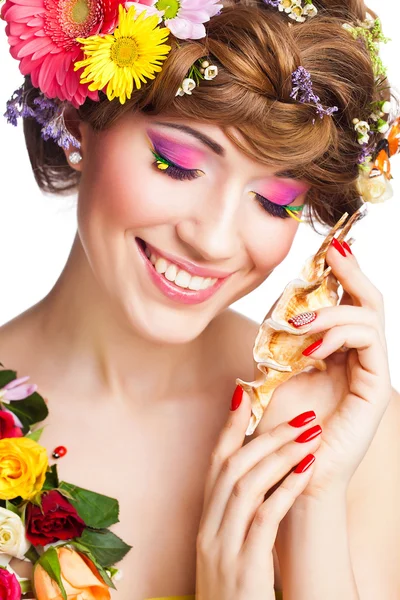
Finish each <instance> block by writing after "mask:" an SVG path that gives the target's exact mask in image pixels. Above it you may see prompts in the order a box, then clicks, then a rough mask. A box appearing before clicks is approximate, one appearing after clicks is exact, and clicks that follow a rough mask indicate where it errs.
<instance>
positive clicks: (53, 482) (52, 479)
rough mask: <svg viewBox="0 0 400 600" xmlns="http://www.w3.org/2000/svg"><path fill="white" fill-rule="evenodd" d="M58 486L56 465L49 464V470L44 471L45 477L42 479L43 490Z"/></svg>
mask: <svg viewBox="0 0 400 600" xmlns="http://www.w3.org/2000/svg"><path fill="white" fill-rule="evenodd" d="M55 488H58V474H57V465H56V464H54V465H51V467H50V470H49V471H47V473H46V479H45V480H44V484H43V488H42V489H43V490H46V491H48V490H54V489H55Z"/></svg>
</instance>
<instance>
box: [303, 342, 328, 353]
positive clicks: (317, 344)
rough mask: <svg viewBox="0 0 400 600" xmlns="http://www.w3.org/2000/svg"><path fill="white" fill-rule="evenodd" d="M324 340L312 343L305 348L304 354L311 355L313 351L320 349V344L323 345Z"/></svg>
mask: <svg viewBox="0 0 400 600" xmlns="http://www.w3.org/2000/svg"><path fill="white" fill-rule="evenodd" d="M323 341H324V340H317V341H316V342H314V343H313V344H311V346H308V347H307V348H306V349H305V350H303V352H302V354H304V356H310V354H312V353H313V352H315V351H316V350H318V348H319V347H320V346H322V342H323Z"/></svg>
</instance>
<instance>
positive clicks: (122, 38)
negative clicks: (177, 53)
mask: <svg viewBox="0 0 400 600" xmlns="http://www.w3.org/2000/svg"><path fill="white" fill-rule="evenodd" d="M158 21H159V18H158V16H157V15H151V16H146V11H143V12H141V13H140V14H139V15H138V16H137V18H136V17H135V7H134V6H130V7H129V9H128V10H126V9H125V8H124V7H123V6H122V5H121V4H120V5H119V22H118V27H117V28H116V29H115V31H114V33H113V34H106V35H103V36H101V35H92V36H90V37H88V38H77V41H78V42H79V43H80V44H83V46H82V47H81V48H82V50H83V51H84V53H85V59H84V60H80V61H78V62H76V63H75V66H74V70H75V71H76V70H77V69H80V68H81V67H86V68H85V69H84V71H83V72H82V74H81V76H80V81H81V83H90V85H89V90H91V91H95V90H102V89H103V88H104V87H105V86H106V85H107V92H106V93H107V98H108V99H109V100H112V99H113V98H119V100H120V102H121V104H124V103H125V101H126V99H127V98H130V97H131V94H132V90H133V82H135V85H136V88H137V89H140V87H141V85H142V82H143V83H146V79H145V78H146V77H147V78H148V79H154V78H155V75H154V73H156V72H159V71H161V69H162V66H161V64H162V61H163V60H165V59H166V58H167V55H168V53H169V51H170V50H171V46H168V45H167V44H164V43H163V42H165V40H166V39H167V37H168V35H169V33H170V31H169V29H168V28H167V27H159V26H158Z"/></svg>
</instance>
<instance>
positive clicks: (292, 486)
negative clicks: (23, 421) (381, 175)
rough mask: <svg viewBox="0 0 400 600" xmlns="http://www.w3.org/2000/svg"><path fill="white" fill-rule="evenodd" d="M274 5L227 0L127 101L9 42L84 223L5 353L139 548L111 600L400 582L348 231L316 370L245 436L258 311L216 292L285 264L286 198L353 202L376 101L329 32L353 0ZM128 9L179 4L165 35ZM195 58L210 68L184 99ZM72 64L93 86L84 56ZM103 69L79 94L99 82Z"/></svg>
mask: <svg viewBox="0 0 400 600" xmlns="http://www.w3.org/2000/svg"><path fill="white" fill-rule="evenodd" d="M10 1H11V0H8V3H10ZM285 2H286V0H284V2H279V1H274V0H269V1H267V2H262V1H259V2H257V1H255V0H254V1H251V0H247V1H246V0H242V1H237V2H225V3H224V7H223V8H222V10H221V12H220V14H215V13H216V12H217V11H214V14H212V17H211V19H210V20H209V22H207V23H206V29H207V37H206V38H204V36H203V37H198V38H197V39H188V38H185V40H184V41H183V40H182V39H180V41H179V44H171V45H172V46H173V47H172V50H171V51H170V53H169V55H168V58H167V59H166V60H165V63H163V66H162V71H161V72H159V73H157V74H156V76H155V79H154V81H150V82H149V81H147V82H146V83H144V80H142V82H141V87H140V89H136V90H134V92H132V95H131V97H130V98H129V89H128V87H129V86H128V85H127V88H126V89H122V88H123V86H124V83H123V81H124V80H123V79H122V76H121V79H120V80H119V84H120V87H119V88H118V85H117V84H115V85H114V92H113V93H114V95H117V96H118V94H119V100H118V99H117V98H115V99H112V98H110V97H109V96H107V95H106V94H105V93H101V94H100V97H99V98H98V99H96V98H93V97H89V98H87V99H86V102H85V103H84V104H83V103H82V102H81V101H78V100H79V99H78V100H77V96H74V97H73V92H72V91H71V88H72V87H73V78H72V75H71V77H70V78H69V79H68V76H66V77H65V81H64V82H62V78H58V79H57V81H56V80H55V79H53V80H51V62H50V59H48V63H46V64H48V69H47V71H46V72H45V71H44V69H43V68H42V70H41V71H40V74H39V71H35V70H34V67H35V68H36V67H37V69H39V66H38V65H39V63H35V62H34V61H35V60H37V61H39V58H36V59H35V58H33V57H32V55H29V51H28V50H24V51H23V52H20V55H19V56H18V58H19V59H20V60H24V59H22V55H23V56H24V58H26V60H27V61H28V60H31V61H32V62H31V72H30V73H29V75H30V76H31V78H30V77H28V76H27V77H26V81H25V88H24V93H25V97H26V98H27V103H28V105H29V106H30V107H31V108H32V107H34V99H35V98H38V97H39V95H40V93H41V92H42V93H46V90H47V91H49V90H52V91H53V92H54V94H53V96H51V94H50V93H49V94H48V95H49V97H53V98H54V97H56V98H60V99H61V100H62V101H64V104H65V106H64V108H65V111H64V119H65V123H66V127H67V129H68V132H69V134H71V135H72V136H73V138H74V139H75V140H77V141H78V143H79V145H80V147H79V151H77V148H76V144H75V146H74V145H73V144H72V143H71V144H69V145H67V146H66V147H65V148H64V149H62V148H61V147H60V146H57V145H56V144H55V143H54V141H53V140H47V141H45V140H43V139H42V138H41V136H40V129H41V125H42V124H39V123H38V122H37V120H34V119H33V118H26V119H25V123H24V126H25V134H26V139H27V147H28V152H29V156H30V158H31V162H32V165H33V168H34V173H35V176H36V178H37V181H38V183H39V185H40V186H41V188H42V189H44V190H46V191H53V192H54V193H56V192H59V191H62V190H66V189H73V188H74V187H76V189H77V190H78V232H77V235H76V238H75V241H74V244H73V247H72V250H71V253H70V256H69V259H68V262H67V264H66V266H65V268H64V270H63V272H62V274H61V275H60V278H59V279H58V281H57V283H56V284H55V286H54V288H53V289H52V291H51V292H50V293H49V294H48V295H47V296H46V297H45V298H44V299H43V300H42V301H40V302H39V303H38V304H36V305H35V306H33V307H32V308H30V309H29V310H28V311H26V312H25V313H23V314H22V315H20V316H18V317H17V318H15V319H13V320H12V321H11V322H9V323H7V324H6V325H4V326H3V327H2V328H1V331H0V357H1V361H2V363H3V364H4V365H5V366H7V367H9V368H13V369H16V370H17V371H18V373H19V374H20V375H25V374H29V375H30V376H31V378H32V380H34V381H35V382H36V383H37V384H38V386H39V390H40V391H41V393H42V394H43V395H44V396H45V397H46V398H47V399H48V406H49V410H50V416H49V418H48V420H47V421H46V423H47V426H46V428H45V430H44V433H43V435H42V438H41V442H40V443H41V444H42V445H43V446H45V447H46V448H48V449H53V448H55V447H56V446H59V445H60V444H63V445H64V446H65V447H66V448H67V449H68V453H67V455H66V456H65V457H64V458H62V461H60V463H59V470H60V473H61V474H62V478H63V479H64V480H66V481H73V482H74V483H76V484H77V485H80V486H81V487H85V488H89V489H93V490H96V491H97V492H101V493H103V494H106V495H109V496H112V497H115V498H117V499H118V500H119V503H120V507H121V512H120V522H119V524H118V525H117V526H115V527H113V531H114V532H115V533H117V534H118V535H121V537H123V538H124V539H125V540H126V541H127V542H128V543H130V544H131V545H132V546H133V548H132V550H131V551H130V552H129V554H128V555H127V556H126V557H125V558H124V560H123V561H122V563H121V567H122V571H123V574H124V575H123V578H122V579H121V581H119V582H118V584H117V587H118V592H117V593H116V594H115V592H114V594H115V596H116V597H118V598H121V599H125V600H143V599H150V598H151V599H154V598H156V597H157V598H158V597H161V596H162V597H168V598H175V596H172V595H176V597H177V598H180V597H181V596H182V597H184V594H186V595H189V596H188V597H189V598H192V597H194V596H191V595H194V594H196V597H197V598H198V599H199V600H217V599H218V600H228V599H229V600H232V599H234V600H272V598H274V597H275V594H276V595H277V596H278V594H280V591H282V590H283V596H284V598H285V600H306V599H307V600H311V599H315V600H316V599H317V598H318V599H321V598H323V599H324V600H338V599H339V598H341V599H346V600H376V598H385V599H387V600H389V599H390V600H395V599H396V598H398V597H400V576H399V574H398V564H399V560H400V542H399V540H400V520H399V513H398V506H399V502H400V479H399V477H398V456H399V452H400V437H399V435H398V434H399V426H400V403H399V396H398V394H397V393H396V392H395V391H394V390H393V389H392V388H391V384H390V377H389V371H388V363H387V354H386V343H385V335H384V311H383V302H382V297H381V294H380V292H379V291H378V290H377V289H375V288H374V286H373V285H372V284H371V282H370V281H369V280H368V279H367V278H366V276H365V275H364V274H363V273H362V271H361V270H360V267H359V265H358V262H357V258H356V257H355V256H354V255H353V254H352V252H351V250H350V249H349V246H348V245H347V246H346V245H344V246H342V245H341V244H339V243H337V242H336V243H335V244H334V245H332V247H331V248H330V249H329V252H328V255H327V262H328V264H329V265H330V266H331V267H332V271H333V273H334V275H335V276H336V277H337V279H338V280H339V282H340V283H341V284H342V286H343V288H344V290H345V292H346V294H345V296H344V299H343V303H342V305H340V306H338V307H333V308H325V309H321V310H319V311H317V313H316V315H315V317H316V318H315V320H314V321H313V325H312V331H313V332H314V333H317V332H321V339H322V340H323V342H322V345H321V344H320V345H319V347H318V348H317V349H314V352H313V354H312V356H313V357H315V358H318V359H320V358H326V360H327V365H328V368H327V370H326V371H324V372H321V371H317V370H311V371H308V372H304V373H302V374H300V375H298V376H296V377H293V378H292V379H291V380H289V382H287V383H286V384H283V385H281V386H280V387H279V388H278V389H277V390H276V392H275V393H274V395H273V398H272V401H271V403H270V405H269V407H268V409H267V410H266V412H265V414H264V417H263V419H262V421H261V423H260V424H259V426H258V428H257V429H256V431H255V433H254V434H253V435H252V436H250V437H246V436H245V431H246V428H247V425H248V423H249V418H250V401H249V398H248V396H247V395H246V394H244V395H243V397H242V395H241V390H240V389H236V390H234V388H235V379H236V377H240V378H241V379H243V380H247V381H251V380H252V379H253V360H252V347H253V343H254V339H255V336H256V334H257V331H258V324H257V323H254V322H252V321H250V320H248V319H245V318H244V317H242V316H240V315H239V314H237V313H235V312H234V311H232V310H231V309H230V308H229V306H230V305H231V304H232V303H233V302H234V301H235V300H237V299H238V298H241V297H243V296H244V295H245V294H248V293H249V292H251V291H252V290H254V289H255V288H256V287H257V286H259V285H260V284H261V283H262V282H263V281H265V279H266V278H268V276H269V274H270V273H271V272H272V271H273V269H274V268H275V267H276V266H277V265H279V264H280V263H281V261H282V260H283V259H284V258H285V256H286V255H287V253H288V251H289V249H290V247H291V244H292V242H293V239H294V236H295V234H296V231H297V228H298V222H297V221H296V219H293V218H291V216H292V215H293V212H294V211H293V212H292V215H291V214H290V213H289V212H288V210H287V209H288V208H289V210H290V208H293V207H294V208H296V207H299V206H301V205H303V204H304V205H306V212H307V214H309V215H310V216H311V217H313V218H314V220H318V221H320V222H322V223H324V224H326V225H333V224H334V223H335V222H336V221H337V220H338V219H339V218H340V216H341V215H342V214H343V213H344V212H346V211H347V212H348V213H349V214H353V213H354V212H355V210H356V209H357V208H358V207H359V206H360V205H361V204H362V201H361V199H360V194H359V192H358V191H357V186H356V183H357V177H358V174H359V168H358V165H359V164H360V160H359V158H360V151H361V149H362V145H360V143H359V140H358V138H357V135H358V133H357V129H356V128H355V123H354V122H353V119H355V118H358V119H359V120H360V121H366V120H367V118H368V115H369V114H370V112H371V110H370V107H371V105H372V103H373V102H377V101H383V100H388V97H389V96H388V93H389V92H388V89H387V86H386V88H385V89H384V90H382V88H378V86H377V84H376V76H375V71H374V63H373V59H372V56H371V53H370V51H369V50H368V48H367V45H366V44H365V43H364V41H363V40H362V39H361V40H360V39H355V38H354V37H353V36H352V35H351V34H350V33H349V31H348V30H346V29H345V28H344V27H343V24H344V23H347V24H352V23H356V22H363V21H364V20H365V19H366V17H367V9H366V6H365V5H364V2H363V1H362V0H347V1H344V0H342V1H339V0H320V1H317V0H316V2H315V7H316V9H318V14H312V11H311V9H310V11H309V12H310V14H309V15H308V16H306V17H305V18H304V19H303V20H302V21H296V20H295V18H294V17H295V16H296V12H295V9H296V7H297V8H299V7H301V2H300V3H297V4H296V3H293V2H290V1H289V0H288V2H289V3H287V2H286V4H285ZM142 4H146V5H147V6H148V8H149V10H150V9H151V10H154V11H155V10H156V9H157V10H164V11H170V12H169V13H168V15H167V16H169V18H170V20H171V30H172V29H173V27H172V26H173V23H172V21H174V18H173V16H174V15H176V11H179V10H181V9H180V8H179V6H178V5H179V3H177V2H173V1H171V2H163V1H162V0H159V2H156V3H154V2H151V1H147V2H142ZM200 4H201V3H197V4H196V7H194V4H193V7H192V14H194V12H195V9H196V10H200V8H199V7H200ZM197 5H198V6H197ZM211 5H213V7H214V8H215V2H213V1H212V0H208V2H205V3H204V11H206V9H210V7H211ZM85 6H86V5H85ZM285 6H286V8H287V11H286V12H285V10H282V9H284V8H285ZM308 6H311V5H310V4H308ZM15 7H17V4H15V6H14V8H15ZM137 7H138V5H137ZM182 7H184V3H183V1H182ZM139 8H140V7H138V10H139ZM141 8H143V7H141ZM292 9H293V10H292ZM10 10H11V9H10ZM87 10H88V11H89V12H90V10H91V5H90V4H89V3H88V4H87ZM140 10H141V9H140ZM174 10H175V13H173V11H174ZM182 10H183V8H182ZM291 10H292V12H290V11H291ZM302 10H303V9H302ZM16 11H17V8H15V13H16ZM188 11H189V9H188ZM189 12H190V11H189ZM189 12H188V13H186V17H187V15H188V14H189ZM15 13H13V15H14V17H15ZM178 16H179V14H178ZM206 16H207V15H206ZM208 16H211V12H209V13H208ZM290 17H292V18H290ZM5 18H6V20H7V12H5ZM15 18H16V17H15ZM164 18H166V15H165V14H164ZM11 19H12V15H11V16H10V13H9V20H10V21H11ZM21 19H22V17H21ZM181 21H184V19H183V17H182V19H181ZM189 21H190V19H189V17H187V22H189ZM200 21H201V19H200V18H199V19H198V20H197V22H196V26H198V27H200V25H199V22H200ZM203 21H206V18H205V16H204V15H203ZM19 22H21V21H19ZM187 22H186V25H187ZM167 24H168V22H167ZM288 24H290V25H291V26H290V27H289V26H288ZM92 25H93V23H92ZM181 25H182V23H181ZM182 26H183V25H182ZM193 27H195V26H194V25H193ZM44 31H47V33H46V35H50V34H48V30H44ZM181 31H182V30H181ZM8 33H9V36H10V43H14V46H13V47H14V49H15V54H18V51H20V49H21V47H22V42H21V47H18V48H17V46H16V45H15V44H17V42H16V40H15V36H17V29H14V31H12V30H10V31H9V32H8ZM78 34H79V35H80V37H81V38H83V37H84V36H83V35H82V33H79V32H78ZM78 34H77V35H78ZM86 35H87V34H86ZM12 36H14V38H13V39H11V38H12ZM76 37H77V36H76ZM177 37H178V38H179V35H177ZM183 37H184V36H183V34H182V33H181V38H183ZM188 37H190V36H188ZM131 39H132V38H131ZM142 42H143V40H142ZM143 43H144V42H143ZM25 48H26V47H25ZM44 48H46V47H45V46H44ZM128 50H129V52H130V51H133V50H132V46H131V47H129V49H128ZM128 50H127V51H126V54H125V55H124V56H125V59H126V56H127V55H128V53H129V52H128ZM139 51H140V45H139ZM47 52H48V53H49V49H48V48H47ZM49 56H50V54H49ZM54 56H55V57H56V56H58V55H56V54H54ZM121 56H122V54H121ZM203 57H208V58H207V61H208V63H209V65H204V58H203ZM103 58H104V57H103ZM120 59H121V61H122V58H121V57H120ZM46 60H47V58H46ZM54 60H56V58H54ZM104 60H105V59H104ZM115 60H116V61H117V59H115ZM127 60H128V59H127ZM198 60H201V61H203V62H202V64H203V66H199V69H200V68H201V69H203V72H202V74H203V75H204V70H205V69H207V66H211V65H215V66H217V67H218V75H217V76H216V77H213V78H211V77H209V78H208V80H203V79H201V81H199V85H198V86H196V87H195V89H190V86H189V88H188V87H187V84H186V93H185V91H184V89H183V88H182V87H181V88H180V93H178V94H177V89H178V87H179V83H180V82H182V81H183V80H184V79H185V78H186V79H188V78H189V79H192V78H191V77H188V76H187V75H188V73H189V72H190V69H191V67H192V65H194V64H195V63H196V61H198ZM42 62H43V57H42ZM27 64H28V63H25V66H23V64H22V63H21V67H22V68H26V69H28V66H27ZM32 65H34V67H32ZM121 65H122V62H121ZM121 65H119V66H120V67H121ZM299 65H302V66H304V67H305V69H306V70H307V72H308V73H310V74H311V77H312V85H313V93H314V96H312V95H311V94H309V96H308V101H304V102H302V101H298V99H297V100H296V97H294V96H293V93H292V92H293V78H292V77H291V74H292V73H293V72H294V71H295V69H296V68H297V67H298V66H299ZM40 66H42V65H40ZM83 66H86V68H87V70H88V73H87V77H88V79H90V77H91V76H93V79H92V81H94V80H95V75H96V74H95V68H96V65H94V66H93V65H89V64H87V65H83ZM97 68H98V72H100V71H101V69H102V68H103V69H104V72H102V73H103V75H104V79H101V81H100V83H101V84H102V85H101V87H97V88H96V85H97V84H96V85H95V84H94V85H93V87H92V89H91V94H92V96H93V94H95V93H96V91H95V90H96V89H103V88H104V86H105V84H106V83H107V81H106V79H107V73H108V74H109V72H107V71H106V69H107V68H108V66H107V65H105V62H104V63H101V62H99V63H98V64H97ZM90 69H92V71H90ZM121 69H122V67H121ZM132 72H133V71H132ZM71 73H72V70H71ZM25 74H27V73H25ZM192 74H193V72H192ZM35 78H36V79H35ZM33 81H35V83H38V85H36V86H35V85H33V83H32V82H33ZM85 83H86V84H87V83H89V82H88V81H87V82H85ZM114 83H115V82H114ZM39 84H40V85H39ZM81 85H82V86H83V83H82V84H81ZM52 86H53V87H52ZM63 86H64V87H63ZM183 87H184V86H183ZM63 89H64V92H65V89H68V90H69V94H70V98H69V101H68V98H67V96H66V95H64V96H62V95H61V91H62V90H63ZM89 89H90V88H89ZM85 90H86V93H87V94H88V93H89V92H88V91H87V88H86V87H85ZM121 90H122V91H121ZM309 91H310V90H309ZM56 92H58V94H57V93H56ZM189 92H191V93H189ZM125 93H126V97H124V94H125ZM110 95H111V96H112V94H110ZM80 100H81V99H80ZM318 107H319V108H320V114H319V115H318V114H317V113H316V108H318ZM321 107H325V108H324V109H322V108H321ZM328 107H331V111H329V110H328ZM333 107H336V109H335V110H334V108H333ZM321 110H324V111H325V112H322V113H321ZM371 131H372V128H371ZM382 131H383V130H382ZM364 135H365V133H364ZM373 135H374V137H373V139H374V140H375V142H376V143H377V142H378V141H379V140H380V139H383V137H384V136H383V133H382V132H379V131H375V133H374V134H373ZM294 214H297V215H299V214H300V213H299V212H295V213H294ZM304 214H306V213H304ZM38 268H40V267H38ZM343 345H345V346H347V348H349V351H348V352H346V353H337V352H336V351H337V350H339V348H341V347H342V346H343ZM311 350H312V349H311ZM232 394H233V404H232V407H231V408H232V410H229V408H230V398H231V397H232ZM233 409H235V410H233ZM307 432H308V433H307ZM314 458H315V461H314ZM274 588H275V592H274ZM168 594H169V595H170V596H167V595H168Z"/></svg>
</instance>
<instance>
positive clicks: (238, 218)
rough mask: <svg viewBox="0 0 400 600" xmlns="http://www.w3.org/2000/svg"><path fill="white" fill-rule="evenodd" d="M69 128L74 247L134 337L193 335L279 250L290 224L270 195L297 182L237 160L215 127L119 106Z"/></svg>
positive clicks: (289, 192)
mask: <svg viewBox="0 0 400 600" xmlns="http://www.w3.org/2000/svg"><path fill="white" fill-rule="evenodd" d="M81 132H82V154H83V161H82V162H81V163H80V165H79V169H80V170H81V171H82V178H81V183H80V188H79V201H78V228H79V234H80V238H81V241H82V245H83V248H84V250H85V252H86V255H87V258H88V261H89V263H90V266H91V268H92V270H93V273H94V275H95V277H96V279H97V280H98V282H99V283H100V285H101V287H102V288H103V289H104V290H106V292H107V294H108V296H109V297H110V298H111V300H112V302H113V303H114V305H115V308H116V310H118V312H119V313H120V315H121V314H122V315H123V317H124V319H125V321H126V323H127V324H128V326H131V327H132V328H133V329H134V330H135V331H137V332H139V333H140V335H142V336H144V337H145V338H146V339H151V340H154V341H158V342H163V343H164V342H165V343H184V342H187V341H190V340H192V339H194V338H195V337H196V336H198V335H199V334H200V333H201V332H202V331H203V330H204V329H205V328H206V326H207V325H208V324H209V323H210V322H211V320H212V319H213V318H214V317H215V316H216V315H217V314H218V313H220V312H221V311H222V310H223V309H224V308H226V307H227V306H229V305H230V304H231V303H232V302H234V301H235V300H237V299H238V298H240V297H242V296H244V295H245V294H247V293H248V292H250V291H251V290H253V289H254V288H256V287H257V286H258V285H260V283H262V282H263V281H264V280H265V278H266V277H268V275H269V274H270V273H271V271H272V270H273V269H274V268H275V267H276V265H278V264H279V263H280V262H281V261H282V260H283V259H284V258H285V256H286V255H287V253H288V251H289V249H290V246H291V244H292V241H293V238H294V235H295V233H296V230H297V227H298V223H297V222H296V221H295V220H294V219H292V218H290V216H289V215H287V213H286V211H285V210H284V209H283V208H282V205H290V204H291V205H292V206H297V205H300V204H303V202H304V198H305V194H306V192H307V190H308V188H309V186H308V185H306V184H304V183H301V182H298V181H295V180H291V179H285V178H282V177H279V176H277V173H276V172H274V171H273V170H272V169H271V168H268V167H266V166H265V165H262V164H260V163H258V162H256V161H254V160H252V159H249V158H248V157H247V156H245V155H244V154H243V153H242V152H241V151H240V150H238V149H237V148H236V146H234V145H233V144H232V143H231V142H230V141H229V140H228V139H227V137H226V136H225V135H224V134H223V132H222V131H221V130H220V129H219V128H218V127H216V126H212V125H205V124H203V123H200V122H194V123H193V122H189V121H181V120H179V121H178V120H176V119H174V120H171V119H169V118H167V117H146V116H143V115H133V114H127V115H125V116H123V117H122V118H120V119H119V120H118V121H117V123H116V124H115V125H113V126H112V127H111V128H110V129H108V130H106V131H103V132H101V133H94V132H93V131H92V130H91V128H90V127H89V126H87V125H83V126H82V128H81ZM154 152H155V153H156V154H157V156H155V154H154ZM157 160H158V161H159V164H158V165H157ZM166 166H167V168H165V167H166ZM159 167H161V168H159ZM263 198H265V199H266V200H263ZM277 215H278V216H277ZM279 215H286V216H287V218H281V217H280V216H279ZM146 254H147V255H150V258H149V257H148V256H146ZM166 269H167V270H166ZM190 288H194V289H193V290H192V289H190Z"/></svg>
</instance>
